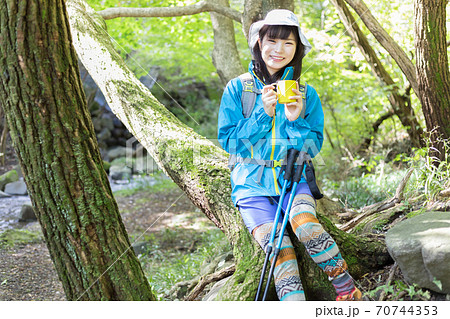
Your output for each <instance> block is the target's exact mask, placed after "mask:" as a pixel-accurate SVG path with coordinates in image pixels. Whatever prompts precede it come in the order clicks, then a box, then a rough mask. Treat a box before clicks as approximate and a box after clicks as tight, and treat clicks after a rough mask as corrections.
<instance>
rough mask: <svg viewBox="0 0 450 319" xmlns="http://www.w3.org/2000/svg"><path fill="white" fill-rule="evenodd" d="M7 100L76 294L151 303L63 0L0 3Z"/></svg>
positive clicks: (46, 222)
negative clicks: (104, 159) (99, 137)
mask: <svg viewBox="0 0 450 319" xmlns="http://www.w3.org/2000/svg"><path fill="white" fill-rule="evenodd" d="M0 26H1V27H0V44H1V45H0V51H1V55H0V79H1V81H0V103H1V104H2V105H3V107H4V109H5V113H6V118H7V122H8V125H9V128H10V132H11V138H12V141H13V145H14V148H15V150H16V153H17V155H18V159H19V162H20V165H21V168H22V170H23V172H24V177H25V181H26V184H27V187H28V192H29V194H30V196H31V200H32V203H33V207H34V211H35V212H36V216H37V218H38V220H39V223H40V224H41V227H42V231H43V235H44V238H45V241H46V243H47V246H48V249H49V252H50V255H51V258H52V260H53V262H54V264H55V267H56V270H57V272H58V275H59V279H60V280H61V282H62V284H63V287H64V291H65V293H66V296H67V299H69V300H154V299H155V297H154V296H153V294H152V292H151V289H150V286H149V284H148V281H147V279H146V277H145V275H144V273H143V271H142V269H141V266H140V264H139V262H138V260H137V258H136V256H135V255H134V252H133V250H132V249H130V241H129V239H128V236H127V233H126V231H125V227H124V225H123V223H122V221H121V217H120V214H119V211H118V207H117V204H116V202H115V200H114V197H113V195H112V192H111V189H110V186H109V182H108V179H107V175H106V173H105V170H104V168H103V164H102V160H101V157H100V153H99V150H98V146H97V142H96V138H95V133H94V128H93V125H92V122H91V119H90V115H89V112H88V109H87V105H86V98H85V95H84V92H83V89H82V84H81V80H80V77H79V72H78V63H77V56H76V54H75V51H74V49H73V47H72V45H71V34H70V29H69V24H68V20H67V14H66V9H65V5H64V2H63V1H62V0H59V1H45V0H29V1H18V2H17V1H8V0H0Z"/></svg>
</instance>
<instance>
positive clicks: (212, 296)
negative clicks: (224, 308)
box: [202, 276, 232, 301]
mask: <svg viewBox="0 0 450 319" xmlns="http://www.w3.org/2000/svg"><path fill="white" fill-rule="evenodd" d="M231 277H232V276H229V277H226V278H223V279H222V280H220V281H218V282H217V283H216V284H214V286H213V287H212V288H211V290H210V291H209V292H208V293H207V294H206V295H205V296H204V297H203V299H202V301H213V300H215V299H216V297H217V295H218V294H219V291H220V289H222V287H223V286H224V285H225V284H226V283H227V281H228V280H229V279H230V278H231Z"/></svg>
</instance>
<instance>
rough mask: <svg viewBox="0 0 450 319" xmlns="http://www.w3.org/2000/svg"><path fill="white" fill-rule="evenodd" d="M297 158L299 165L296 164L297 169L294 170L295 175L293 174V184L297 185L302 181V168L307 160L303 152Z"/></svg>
mask: <svg viewBox="0 0 450 319" xmlns="http://www.w3.org/2000/svg"><path fill="white" fill-rule="evenodd" d="M299 157H300V159H299V163H298V165H297V169H296V170H295V173H294V183H298V182H300V180H301V179H302V174H303V168H304V167H305V161H306V160H307V159H306V158H305V154H304V152H301V153H300V155H299Z"/></svg>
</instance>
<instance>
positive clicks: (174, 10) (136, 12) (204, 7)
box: [98, 1, 242, 22]
mask: <svg viewBox="0 0 450 319" xmlns="http://www.w3.org/2000/svg"><path fill="white" fill-rule="evenodd" d="M202 12H216V13H219V14H222V15H224V16H226V17H228V18H230V19H232V20H235V21H237V22H241V20H242V14H241V13H240V12H239V11H237V10H234V9H232V8H230V6H222V5H220V4H217V1H215V2H211V1H199V2H197V3H195V4H191V5H187V6H184V7H152V8H108V9H105V10H102V11H99V12H98V14H99V15H100V16H102V18H103V19H105V20H109V19H115V18H121V17H134V18H149V17H179V16H187V15H193V14H199V13H202Z"/></svg>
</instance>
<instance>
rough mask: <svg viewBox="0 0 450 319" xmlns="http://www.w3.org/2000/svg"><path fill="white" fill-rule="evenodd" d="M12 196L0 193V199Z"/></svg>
mask: <svg viewBox="0 0 450 319" xmlns="http://www.w3.org/2000/svg"><path fill="white" fill-rule="evenodd" d="M11 196H12V195H9V194H6V193H5V192H2V191H0V198H5V197H11Z"/></svg>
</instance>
